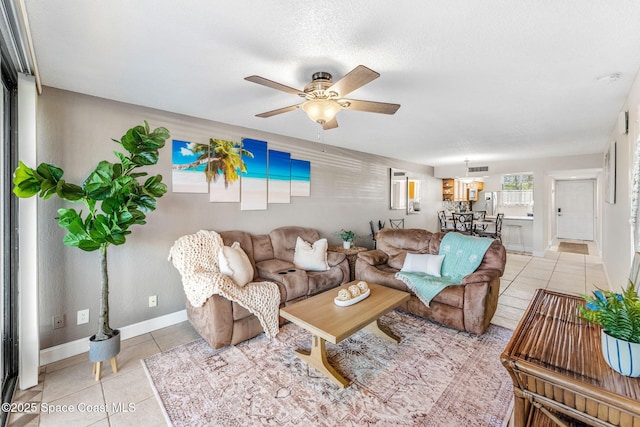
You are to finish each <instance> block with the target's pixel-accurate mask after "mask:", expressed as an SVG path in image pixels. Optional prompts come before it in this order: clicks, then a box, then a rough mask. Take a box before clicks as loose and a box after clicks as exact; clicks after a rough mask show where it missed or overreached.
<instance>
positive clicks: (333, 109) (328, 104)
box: [302, 99, 342, 124]
mask: <svg viewBox="0 0 640 427" xmlns="http://www.w3.org/2000/svg"><path fill="white" fill-rule="evenodd" d="M302 109H303V110H304V112H305V113H307V116H309V118H310V119H311V120H312V121H314V122H316V123H320V124H325V123H328V122H330V121H331V120H333V118H334V117H335V116H336V114H338V113H339V112H340V110H342V107H341V106H340V104H338V103H337V102H336V101H334V100H332V99H313V100H309V101H307V102H305V103H304V104H302Z"/></svg>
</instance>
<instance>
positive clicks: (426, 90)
mask: <svg viewBox="0 0 640 427" xmlns="http://www.w3.org/2000/svg"><path fill="white" fill-rule="evenodd" d="M25 3H26V9H27V16H28V19H29V23H30V27H31V33H32V36H33V43H34V48H35V53H36V59H37V62H38V66H39V70H40V74H41V79H42V82H43V84H44V85H46V86H53V87H57V88H62V89H67V90H71V91H75V92H80V93H86V94H89V95H95V96H99V97H103V98H108V99H114V100H118V101H124V102H129V103H133V104H138V105H143V106H148V107H153V108H158V109H162V110H167V111H171V112H176V113H181V114H186V115H190V116H194V117H201V118H205V119H210V120H215V121H219V122H224V123H229V124H233V125H239V126H244V127H248V128H254V129H259V130H263V131H267V132H272V133H277V134H281V135H286V136H292V137H296V138H302V139H306V140H310V141H318V140H319V138H321V139H322V140H323V141H324V143H325V144H329V145H336V146H341V147H346V148H350V149H354V150H359V151H365V152H370V153H374V154H379V155H383V156H389V157H394V158H399V159H404V160H410V161H414V162H418V163H423V164H427V165H433V166H442V165H447V164H462V163H463V161H464V159H466V158H468V159H470V160H471V161H472V163H475V164H479V163H480V164H481V163H482V161H495V160H508V159H522V158H534V157H548V156H565V155H574V154H587V153H599V152H603V151H604V147H605V146H606V145H607V143H608V138H609V135H610V133H611V131H612V129H613V127H614V125H615V123H616V117H617V114H618V111H619V110H620V108H621V107H622V105H623V103H624V101H625V99H626V96H627V94H628V92H629V89H630V87H631V84H632V82H633V80H634V78H635V75H636V73H637V71H638V69H639V67H640V52H639V50H638V47H639V46H640V1H637V0H606V1H603V0H589V1H584V0H582V1H579V0H563V1H558V0H535V1H523V0H502V1H496V0H489V1H477V0H454V1H452V0H435V1H427V2H417V1H407V0H402V1H379V0H366V1H365V0H351V1H344V0H325V1H315V2H310V1H301V0H261V1H257V0H256V1H248V0H234V1H225V2H223V1H211V0H184V1H172V0H110V1H97V0H91V1H90V0H47V1H43V0H26V1H25ZM359 64H363V65H366V66H367V67H369V68H372V69H374V70H376V71H377V72H379V73H380V74H381V77H380V78H378V79H377V80H375V81H373V82H372V83H370V84H368V85H366V86H364V87H362V88H360V89H358V90H356V91H355V92H353V93H352V94H350V95H349V97H350V98H355V99H363V100H372V101H382V102H392V103H398V104H401V105H402V106H401V107H400V109H399V110H398V112H397V113H396V114H395V115H393V116H387V115H381V114H374V113H364V112H358V111H342V112H340V113H339V114H338V116H337V119H338V123H339V128H337V129H333V130H329V131H325V132H319V129H320V127H319V125H317V124H315V123H313V122H311V121H310V120H309V119H308V118H307V117H306V115H305V114H304V112H303V111H302V110H295V111H292V112H289V113H285V114H281V115H278V116H274V117H271V118H267V119H263V118H258V117H255V114H258V113H262V112H265V111H269V110H273V109H276V108H280V107H285V106H288V105H292V104H296V103H298V102H299V98H298V97H296V96H295V95H291V94H287V93H284V92H279V91H276V90H273V89H269V88H266V87H263V86H259V85H256V84H254V83H250V82H247V81H245V80H244V77H246V76H249V75H253V74H257V75H260V76H263V77H266V78H268V79H271V80H275V81H277V82H279V83H283V84H285V85H288V86H292V87H295V88H298V89H302V88H303V87H304V85H305V84H306V83H308V82H309V81H310V80H311V74H312V73H313V72H315V71H328V72H330V73H332V74H333V75H334V81H337V80H338V79H339V78H341V77H342V76H343V75H344V74H346V73H347V72H349V71H350V70H351V69H353V68H354V67H356V66H357V65H359ZM610 73H620V79H618V80H617V81H615V82H608V81H599V80H598V79H597V78H598V77H601V76H603V75H608V74H610Z"/></svg>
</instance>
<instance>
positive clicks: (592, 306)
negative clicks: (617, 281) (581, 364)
mask: <svg viewBox="0 0 640 427" xmlns="http://www.w3.org/2000/svg"><path fill="white" fill-rule="evenodd" d="M582 297H583V298H584V299H585V302H586V304H585V305H584V306H581V307H580V308H579V309H580V317H582V318H583V319H584V320H586V321H588V322H591V323H595V324H596V325H600V326H601V327H602V329H604V331H605V332H606V333H607V334H609V335H610V336H612V337H614V338H618V339H620V340H624V341H629V342H632V343H636V344H640V297H639V296H638V292H637V291H636V288H635V285H634V284H633V282H631V281H629V286H627V288H626V289H623V291H622V293H614V292H611V291H604V290H601V289H598V290H595V291H594V292H593V295H592V296H591V295H583V296H582Z"/></svg>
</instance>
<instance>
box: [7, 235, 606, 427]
mask: <svg viewBox="0 0 640 427" xmlns="http://www.w3.org/2000/svg"><path fill="white" fill-rule="evenodd" d="M587 243H588V245H589V252H590V253H591V254H594V253H597V252H596V248H595V246H594V245H593V244H592V243H590V242H587ZM556 248H557V243H556V246H554V247H552V249H556ZM607 286H608V285H607V282H606V278H605V275H604V271H603V269H602V264H601V262H600V259H599V258H598V257H597V256H593V255H577V254H570V253H559V252H555V251H549V252H548V253H547V255H546V256H545V257H544V258H537V257H532V256H531V255H528V254H518V253H509V254H508V255H507V264H506V269H505V273H504V276H503V277H502V281H501V289H500V299H499V302H498V309H497V311H496V314H495V316H494V318H493V323H494V324H496V325H500V326H505V327H507V328H510V329H513V328H515V326H516V325H517V324H518V321H519V320H520V317H521V316H522V314H523V312H524V310H525V309H526V307H527V305H528V304H529V301H530V300H531V297H532V296H533V293H534V292H535V290H536V289H537V288H547V289H553V290H558V291H562V292H566V293H574V294H584V293H589V292H591V290H592V289H594V288H595V287H605V288H606V287H607ZM196 338H198V335H197V333H196V332H195V331H194V330H193V328H191V326H190V325H189V324H188V323H187V322H184V323H180V324H178V325H174V326H171V327H168V328H164V329H160V330H157V331H154V332H151V333H148V334H144V335H141V336H138V337H135V338H131V339H128V340H125V341H123V342H122V350H121V352H120V354H119V355H118V364H119V368H120V370H119V372H118V373H117V374H113V373H112V372H111V368H110V367H109V366H107V367H104V368H103V376H102V379H101V380H100V381H95V379H94V377H93V376H92V375H91V363H90V362H89V361H88V356H87V354H86V353H84V354H81V355H78V356H74V357H71V358H68V359H65V360H61V361H59V362H56V363H52V364H50V365H47V366H45V367H42V368H41V375H40V381H39V383H38V385H37V386H35V387H33V388H30V389H28V390H24V391H16V394H15V397H14V402H33V403H36V404H37V406H38V407H39V408H42V407H43V405H42V404H46V405H47V406H46V407H47V408H51V410H50V411H49V412H41V413H31V414H29V413H23V414H12V417H11V418H10V420H9V425H10V426H65V427H67V426H69V427H70V426H95V427H108V426H112V427H116V426H162V425H165V419H164V416H163V414H162V410H161V408H160V406H159V404H158V402H157V400H156V398H155V396H154V394H153V390H152V389H151V386H150V385H149V381H148V380H147V377H146V374H145V372H144V369H143V367H142V364H141V363H140V359H144V358H146V357H149V356H151V355H153V354H155V353H158V352H162V351H166V350H168V349H169V348H172V347H175V346H178V345H181V344H184V343H187V342H190V341H193V340H194V339H196ZM113 403H120V404H124V406H125V407H128V405H129V404H132V407H131V408H132V409H135V410H134V411H129V412H118V411H113V409H112V404H113ZM55 405H59V408H63V407H64V406H63V405H68V406H70V407H72V408H74V409H75V411H74V412H66V413H65V412H55V410H56V409H57V408H58V407H56V406H55ZM85 407H87V408H89V409H94V408H95V410H93V411H88V410H86V408H85ZM105 408H106V410H105ZM78 409H84V411H83V412H80V411H79V410H78Z"/></svg>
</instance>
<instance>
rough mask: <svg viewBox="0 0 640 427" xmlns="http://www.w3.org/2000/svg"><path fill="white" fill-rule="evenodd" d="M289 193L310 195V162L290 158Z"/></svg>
mask: <svg viewBox="0 0 640 427" xmlns="http://www.w3.org/2000/svg"><path fill="white" fill-rule="evenodd" d="M291 195H292V196H303V197H305V196H306V197H309V196H310V195H311V162H310V161H308V160H298V159H291Z"/></svg>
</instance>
